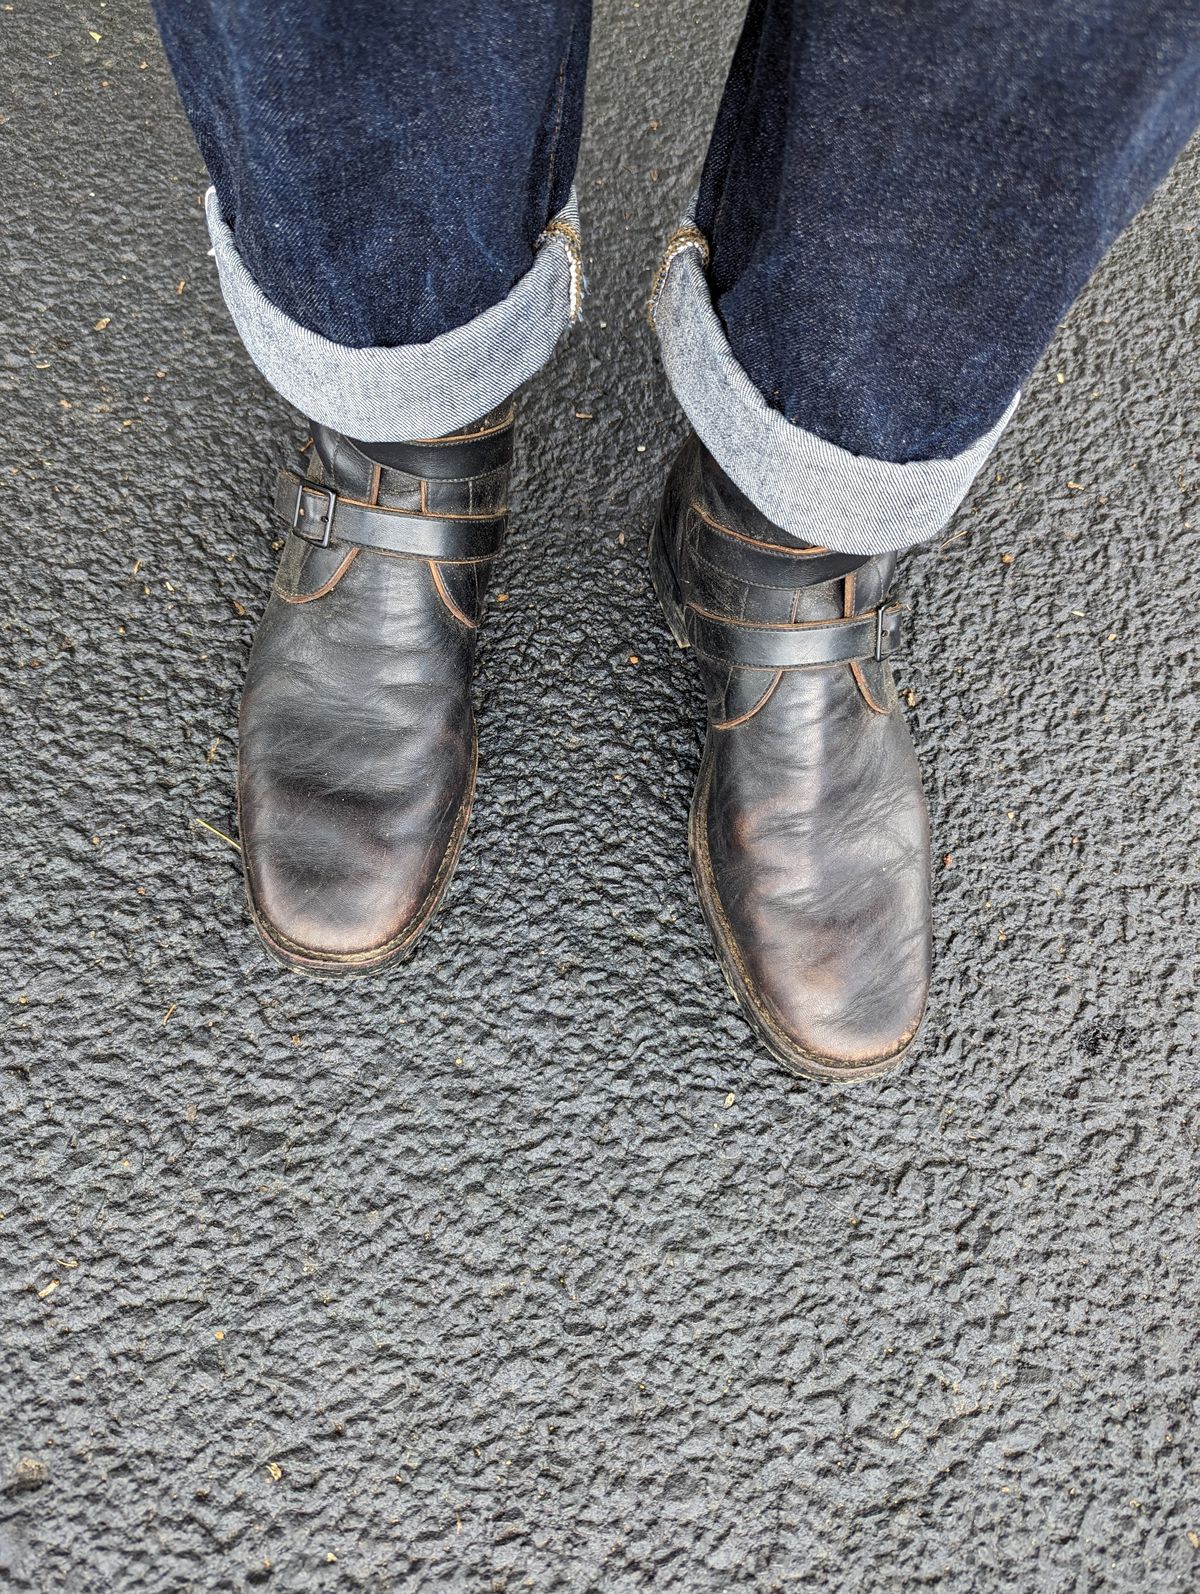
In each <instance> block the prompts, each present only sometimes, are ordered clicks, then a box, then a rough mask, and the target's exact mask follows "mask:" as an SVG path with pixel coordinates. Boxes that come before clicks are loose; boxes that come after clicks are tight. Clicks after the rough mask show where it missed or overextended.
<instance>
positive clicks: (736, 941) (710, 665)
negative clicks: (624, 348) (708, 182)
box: [650, 437, 930, 1080]
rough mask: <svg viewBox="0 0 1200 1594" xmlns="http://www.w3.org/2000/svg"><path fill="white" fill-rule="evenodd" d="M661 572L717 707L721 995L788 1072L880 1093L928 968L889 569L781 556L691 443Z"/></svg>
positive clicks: (664, 530) (715, 875) (711, 756)
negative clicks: (735, 1003) (870, 1085)
mask: <svg viewBox="0 0 1200 1594" xmlns="http://www.w3.org/2000/svg"><path fill="white" fill-rule="evenodd" d="M650 557H651V572H652V575H653V579H654V586H655V590H656V592H657V593H658V597H659V601H660V602H661V603H662V606H663V609H664V611H665V613H666V616H667V620H668V623H669V624H670V626H671V630H672V632H673V633H674V635H675V639H676V641H677V642H678V643H679V644H680V646H681V647H688V646H690V647H692V648H693V649H694V651H695V654H696V658H697V663H698V665H699V667H700V672H701V675H702V676H703V679H704V686H705V689H706V691H707V695H708V722H709V723H708V735H707V739H706V742H705V747H704V756H703V760H702V763H701V768H700V776H699V780H698V781H697V785H696V793H695V798H694V801H693V804H692V815H691V833H690V851H691V858H692V868H693V872H694V874H695V878H696V886H697V889H698V891H699V894H700V903H701V906H702V908H703V910H704V915H705V918H706V919H707V921H708V926H709V929H710V931H711V933H712V937H713V941H714V943H715V945H716V950H717V954H718V956H719V958H720V960H721V964H722V967H723V968H724V970H725V974H726V977H727V979H728V980H729V983H730V985H731V986H732V988H733V991H734V993H735V995H736V996H737V998H738V1000H739V1002H740V1003H741V1005H742V1008H743V1010H744V1012H745V1014H746V1017H747V1018H748V1019H749V1021H750V1023H751V1025H752V1026H753V1028H754V1030H755V1031H756V1033H757V1034H758V1036H759V1037H760V1038H761V1040H762V1041H763V1043H764V1045H765V1046H766V1047H767V1048H768V1050H769V1051H771V1052H772V1053H773V1055H774V1056H776V1057H778V1058H779V1059H780V1061H782V1062H783V1063H785V1064H786V1065H787V1066H788V1067H789V1068H790V1069H791V1070H792V1071H793V1072H795V1073H798V1074H806V1075H810V1076H816V1077H819V1078H825V1079H842V1080H851V1079H861V1078H866V1077H868V1076H870V1075H872V1074H877V1073H881V1072H883V1070H884V1069H886V1068H888V1067H889V1066H890V1065H891V1064H893V1063H894V1062H896V1061H897V1059H898V1058H899V1057H900V1056H901V1054H902V1053H903V1052H904V1051H905V1049H906V1048H907V1047H908V1046H909V1044H910V1043H911V1041H912V1039H913V1037H914V1036H915V1034H916V1032H917V1028H918V1025H919V1024H920V1022H921V1017H922V1014H923V1012H924V1009H925V999H926V991H927V987H928V981H929V963H930V926H929V822H928V816H927V813H926V808H925V801H924V797H923V796H922V792H921V780H920V774H919V771H918V769H917V761H916V756H915V754H914V752H913V746H912V741H911V739H910V737H909V734H908V729H907V727H906V726H905V723H904V721H903V719H902V717H901V715H900V711H899V709H898V708H897V705H896V691H895V687H894V685H893V682H892V674H891V670H890V668H889V666H888V663H887V659H888V656H889V655H890V654H891V653H892V651H893V650H894V648H895V647H896V645H897V642H898V639H899V630H900V616H899V606H898V605H895V604H893V605H888V604H887V602H886V599H887V591H888V587H889V585H890V583H891V580H892V575H893V572H894V570H895V565H896V557H895V555H894V554H882V555H879V556H878V557H876V558H872V559H862V558H859V557H857V556H853V555H847V554H837V553H830V552H828V551H827V550H825V549H822V548H801V547H798V546H797V545H796V544H795V543H792V544H790V545H789V544H788V543H787V541H786V539H785V537H784V535H783V534H782V533H781V532H779V531H778V530H777V528H776V527H774V526H773V525H772V524H771V522H770V521H768V520H767V519H766V518H765V517H764V516H763V515H761V514H760V513H759V512H758V510H756V509H755V508H754V506H753V505H752V504H751V503H750V501H749V500H748V499H747V498H746V497H745V495H744V494H743V493H741V492H740V491H739V490H738V488H737V487H735V486H734V484H733V483H732V482H731V481H730V480H729V478H728V477H727V476H725V475H724V473H723V472H722V471H721V470H720V468H719V467H718V466H717V464H716V462H715V461H714V460H713V459H712V457H711V455H709V454H708V453H707V451H706V450H705V449H703V448H702V446H701V444H700V443H699V441H698V440H697V439H696V438H694V437H693V438H692V439H690V440H689V442H688V443H687V444H685V446H684V448H683V450H682V452H681V453H680V455H679V458H678V459H677V460H676V462H675V465H674V467H673V468H672V470H671V473H670V476H669V477H668V480H667V486H666V491H665V493H664V497H663V503H662V508H661V510H660V513H659V518H658V523H657V525H656V527H655V531H654V536H653V539H652V542H651V555H650Z"/></svg>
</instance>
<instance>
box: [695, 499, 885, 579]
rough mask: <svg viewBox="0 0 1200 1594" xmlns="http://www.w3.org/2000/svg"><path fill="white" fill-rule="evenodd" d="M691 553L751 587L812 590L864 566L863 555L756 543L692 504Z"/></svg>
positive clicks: (756, 540)
mask: <svg viewBox="0 0 1200 1594" xmlns="http://www.w3.org/2000/svg"><path fill="white" fill-rule="evenodd" d="M692 509H693V510H694V512H695V517H696V518H695V521H694V522H693V525H694V531H693V538H694V540H693V542H692V553H693V554H694V556H695V557H696V558H697V559H700V560H703V562H704V563H705V564H707V565H711V566H712V567H713V568H714V569H715V570H719V571H721V573H722V574H723V575H726V576H731V577H732V578H733V579H734V580H735V581H745V582H747V583H748V584H749V585H750V586H752V587H774V588H785V589H787V590H788V591H795V589H796V588H797V587H816V586H820V585H821V584H822V583H823V582H826V581H837V580H840V578H841V577H842V576H846V575H849V574H850V572H851V571H852V570H857V569H858V568H859V566H860V565H865V564H866V563H867V557H868V556H867V555H865V554H855V553H835V552H833V550H832V549H830V548H794V547H792V548H789V547H787V546H786V545H783V544H780V543H772V542H760V541H759V540H758V539H757V538H756V537H749V536H747V535H746V534H745V532H741V531H734V530H733V529H732V528H731V527H729V526H722V525H720V524H719V523H718V522H717V521H715V520H710V519H709V518H708V516H707V515H706V514H705V513H704V511H703V510H702V509H701V508H700V506H699V504H693V505H692Z"/></svg>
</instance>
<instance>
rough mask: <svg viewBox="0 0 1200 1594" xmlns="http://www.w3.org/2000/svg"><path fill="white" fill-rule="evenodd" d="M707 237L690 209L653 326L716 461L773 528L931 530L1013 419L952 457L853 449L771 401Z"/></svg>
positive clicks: (863, 542)
mask: <svg viewBox="0 0 1200 1594" xmlns="http://www.w3.org/2000/svg"><path fill="white" fill-rule="evenodd" d="M707 265H708V241H707V240H706V238H705V237H704V234H703V233H702V232H701V231H700V229H699V228H698V227H697V226H696V225H695V223H694V222H693V221H692V220H691V219H690V218H689V219H687V220H686V221H685V222H684V224H683V226H681V227H680V228H679V229H678V231H676V232H675V233H674V234H673V235H672V237H671V239H670V241H669V242H668V244H667V248H666V252H665V254H664V255H663V259H662V264H661V265H660V266H659V269H658V275H657V276H656V278H655V281H654V287H653V289H652V290H651V296H650V311H649V314H650V323H651V325H652V326H653V327H654V330H655V331H656V332H657V334H658V341H659V345H660V347H661V349H662V356H663V364H664V366H665V368H666V372H667V378H668V380H669V381H670V384H671V387H672V388H673V390H674V392H675V397H676V398H677V399H678V400H679V402H680V404H681V405H682V407H683V410H684V413H685V414H686V415H687V418H688V420H689V421H691V423H692V426H693V428H694V429H695V431H696V435H697V436H698V437H699V438H700V441H701V442H702V443H703V444H704V446H705V447H706V448H707V449H708V451H709V453H710V454H712V456H713V458H714V459H715V460H716V462H717V464H718V465H720V467H721V469H722V470H723V471H724V472H725V473H726V475H727V476H729V477H730V479H731V480H732V481H733V482H734V483H735V484H736V485H737V486H738V487H740V488H741V490H742V491H743V492H744V493H745V494H746V497H747V498H749V500H750V502H751V503H752V504H754V506H755V508H757V509H758V510H760V511H761V512H762V514H764V515H766V517H767V519H768V520H771V521H773V522H774V523H775V525H777V526H779V527H781V528H782V530H784V531H786V532H788V533H790V535H792V536H793V537H797V538H799V539H800V540H801V541H803V542H807V543H813V544H819V545H820V546H822V547H825V548H830V549H833V550H834V551H835V552H837V553H849V554H878V553H889V552H898V551H899V550H900V549H902V548H908V547H911V546H912V544H913V543H917V542H923V541H924V540H925V539H926V538H927V537H933V536H936V535H937V533H938V532H939V531H941V530H942V529H943V528H944V527H945V525H946V523H947V521H948V520H949V519H950V517H951V515H953V513H954V511H955V510H956V509H957V508H958V506H959V504H961V503H962V501H963V499H964V498H965V497H966V494H967V489H968V488H969V487H970V485H971V482H972V480H973V479H974V477H975V475H976V474H977V472H978V471H979V469H980V467H981V466H982V465H983V463H984V461H985V460H986V459H987V457H988V455H989V454H990V453H991V451H992V449H993V448H994V447H995V446H996V443H997V441H998V439H999V437H1000V434H1001V432H1003V430H1004V428H1005V427H1006V426H1007V425H1008V423H1009V421H1010V420H1011V419H1012V416H1013V413H1014V412H1015V410H1016V408H1017V403H1018V400H1019V399H1020V394H1019V393H1018V394H1016V395H1015V396H1014V398H1013V400H1012V403H1011V404H1010V405H1009V406H1008V409H1007V410H1006V411H1005V412H1004V414H1003V416H1001V418H1000V420H999V421H997V423H996V425H995V426H993V427H992V429H991V431H990V432H987V433H985V434H984V436H983V437H981V438H979V440H978V441H977V442H975V443H973V444H972V445H971V447H970V448H967V449H964V450H963V451H962V453H961V454H956V455H955V456H954V457H953V458H952V459H929V460H920V461H917V462H915V463H911V464H904V465H898V464H894V463H892V462H890V461H888V460H881V459H870V458H868V457H866V456H865V455H860V454H851V453H849V452H848V451H847V450H846V449H844V448H839V447H838V445H837V444H836V443H829V442H826V441H825V439H824V438H821V437H817V436H816V435H815V434H814V433H812V432H806V431H805V430H804V429H803V428H802V427H799V426H793V425H792V423H791V422H790V421H788V420H786V419H785V418H784V417H783V415H781V414H780V412H779V411H778V410H774V409H772V408H771V406H770V405H769V404H768V403H767V401H766V400H765V399H764V398H763V396H762V394H761V393H760V392H759V390H758V389H757V388H756V387H755V386H754V384H753V382H751V380H750V378H749V377H748V376H747V375H746V372H745V371H744V370H743V369H742V367H741V366H740V365H739V364H738V361H737V359H736V358H735V356H734V353H733V350H732V349H731V348H730V346H729V340H728V338H727V337H726V335H725V329H724V328H723V327H722V325H721V322H720V320H719V318H718V316H717V312H716V310H715V308H714V307H713V302H712V295H711V293H710V292H709V287H708V281H707V278H706V276H705V270H706V267H707Z"/></svg>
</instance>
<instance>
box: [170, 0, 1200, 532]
mask: <svg viewBox="0 0 1200 1594" xmlns="http://www.w3.org/2000/svg"><path fill="white" fill-rule="evenodd" d="M155 6H156V11H157V14H158V21H159V26H160V29H161V31H162V35H163V39H164V43H165V45H166V48H167V53H168V55H169V57H170V60H171V65H172V68H173V70H174V72H175V76H176V79H177V81H178V84H179V88H180V92H181V95H182V98H183V102H184V106H185V108H186V110H187V113H188V116H189V118H190V119H191V122H192V125H193V127H194V128H195V131H196V135H197V139H198V141H199V144H200V148H201V151H202V153H203V155H204V158H205V160H206V162H207V163H208V166H209V169H210V171H211V173H212V178H213V185H214V186H213V191H212V193H211V194H210V196H209V220H210V227H211V230H212V234H213V241H214V248H215V252H216V256H217V263H218V267H219V269H220V272H221V278H222V286H223V289H224V292H225V295H226V299H227V302H228V303H229V306H230V309H231V311H232V313H233V315H234V319H235V321H236V322H237V325H238V328H239V331H240V332H241V334H242V336H243V339H244V341H245V342H246V345H247V348H248V350H249V352H250V353H251V355H252V357H253V358H254V359H255V361H256V362H257V363H258V364H259V366H260V367H261V368H262V369H263V371H264V372H265V374H266V375H267V377H268V378H269V379H270V380H271V381H272V382H273V383H274V384H275V386H276V387H277V388H278V389H279V390H280V391H281V392H282V393H283V395H284V396H285V397H286V398H288V399H289V400H290V401H291V402H293V403H294V404H296V405H297V406H298V407H300V408H302V409H305V410H306V411H307V412H308V413H309V414H310V415H312V416H314V417H315V418H316V419H318V420H322V421H325V422H326V423H327V424H329V425H332V426H335V427H337V428H338V429H339V430H341V431H345V432H349V433H350V434H352V435H355V436H359V437H365V438H376V439H384V438H397V437H405V436H413V435H422V436H430V435H435V434H436V433H438V432H444V431H448V430H450V429H452V428H454V427H456V426H459V425H463V424H466V423H468V422H470V421H472V420H474V419H475V418H476V417H477V416H478V415H480V414H482V413H484V412H485V411H487V410H489V409H491V408H493V407H495V405H496V404H498V403H500V402H502V401H503V399H504V398H506V397H507V396H508V394H509V393H511V392H512V391H513V390H514V389H515V388H516V387H517V386H519V385H520V383H521V382H522V381H524V380H525V379H526V378H527V377H528V376H530V375H532V374H533V372H534V371H535V370H536V369H537V368H538V367H539V366H540V365H541V364H542V363H544V361H545V360H546V359H547V358H548V357H549V354H550V352H551V350H552V349H553V346H554V344H555V342H556V341H557V339H558V337H559V335H560V334H561V332H562V330H563V328H564V327H565V326H566V324H567V323H568V322H569V321H570V320H571V319H572V318H573V317H574V316H575V315H576V314H577V313H578V309H579V300H580V296H581V290H582V266H581V256H580V246H579V238H578V231H577V219H576V215H575V210H574V203H573V198H572V194H571V183H572V177H573V173H574V167H575V160H576V156H577V152H578V147H579V133H580V124H581V120H582V113H583V91H584V76H585V70H586V58H587V45H588V34H589V28H590V0H439V4H437V5H429V4H419V3H417V0H155ZM1198 119H1200V6H1197V5H1196V4H1195V0H1009V3H1007V4H1004V5H998V4H996V3H995V0H751V5H750V10H749V14H748V16H747V19H746V24H745V28H744V31H743V34H742V38H741V41H740V44H739V46H738V49H737V53H736V56H735V59H734V63H733V67H732V70H731V72H730V75H729V80H728V83H727V86H726V89H725V94H724V98H723V100H722V103H721V107H720V111H719V113H718V117H717V123H716V128H715V131H714V134H713V139H712V143H711V146H710V149H709V152H708V157H707V160H706V162H705V166H704V171H703V175H702V179H701V183H700V189H699V193H698V195H697V197H696V200H695V201H694V204H693V206H692V214H691V215H690V216H688V217H686V218H685V219H684V222H683V225H682V226H681V227H680V229H679V230H678V231H677V232H676V234H675V235H674V236H673V238H672V239H671V240H670V242H669V244H668V247H667V252H666V255H665V256H664V260H663V263H662V265H661V266H660V270H659V274H658V277H657V279H656V281H655V285H654V290H653V295H652V305H651V314H652V319H653V321H654V324H655V326H656V329H657V331H658V334H659V337H660V340H661V344H662V349H663V357H664V363H665V365H666V369H667V373H668V376H669V377H670V380H671V382H672V385H673V387H674V389H675V392H676V394H677V396H678V397H679V399H680V402H681V403H682V405H683V407H684V409H685V410H686V411H687V413H688V416H689V418H690V419H691V421H692V424H693V425H694V426H695V428H696V430H697V432H698V433H699V435H700V437H701V438H702V440H703V441H704V442H705V443H706V444H707V446H708V447H709V448H710V449H711V450H712V451H713V453H714V454H715V455H716V457H717V459H718V460H719V462H720V463H721V465H722V466H723V467H724V468H725V469H726V471H728V473H729V474H730V475H731V476H732V477H733V479H734V480H735V481H736V482H737V483H738V485H739V486H740V487H741V488H742V489H743V491H745V492H746V493H747V494H748V496H749V497H750V498H751V499H752V500H753V501H754V502H755V503H756V504H757V505H758V507H759V508H760V509H761V510H762V511H763V512H764V513H765V514H767V515H768V516H769V517H770V518H771V519H772V520H773V521H775V522H776V524H778V525H780V526H781V527H783V528H784V529H785V530H787V531H788V532H790V533H791V534H792V535H795V536H798V537H802V538H804V539H805V540H811V541H819V542H823V543H825V544H827V545H828V546H831V547H837V548H842V549H844V550H845V551H848V552H875V551H882V550H883V549H885V548H899V547H903V546H906V545H908V544H910V543H912V542H915V541H917V540H919V539H920V538H922V537H925V536H929V535H932V534H934V533H936V532H937V531H938V530H939V529H940V527H941V526H943V525H944V524H945V522H946V520H948V519H949V516H950V515H951V514H952V513H953V511H954V509H955V508H956V507H957V505H958V503H959V502H960V501H961V499H962V497H963V495H964V494H965V492H966V490H967V487H968V486H969V484H970V481H971V479H972V477H973V476H974V474H975V472H976V471H977V470H978V468H979V466H980V465H981V464H982V463H983V460H984V459H985V458H986V457H987V454H988V453H989V452H990V450H991V448H992V446H993V445H994V443H995V441H996V439H997V437H998V436H999V434H1000V431H1001V430H1002V429H1003V426H1004V425H1005V423H1006V421H1007V420H1008V418H1009V417H1010V416H1011V414H1012V412H1013V410H1014V408H1015V405H1016V395H1017V393H1018V391H1019V388H1020V385H1021V383H1022V381H1023V380H1024V379H1025V378H1026V377H1027V375H1028V374H1029V372H1030V371H1031V370H1032V368H1033V366H1034V365H1035V363H1036V361H1037V360H1038V358H1039V356H1040V355H1041V353H1042V351H1043V349H1044V348H1045V346H1046V344H1047V343H1048V341H1049V339H1050V337H1051V336H1052V334H1053V332H1054V329H1055V326H1056V325H1057V323H1058V321H1059V320H1060V318H1061V317H1062V315H1063V313H1064V312H1065V310H1066V309H1067V307H1068V305H1069V304H1070V302H1071V300H1072V299H1073V298H1074V296H1075V295H1076V294H1077V293H1078V291H1079V289H1080V288H1081V287H1082V286H1083V284H1084V283H1085V282H1086V280H1087V278H1088V276H1089V275H1090V274H1091V272H1092V271H1093V269H1094V268H1095V266H1096V264H1097V262H1098V261H1099V259H1100V257H1101V256H1102V254H1103V253H1104V251H1105V250H1106V249H1107V248H1108V246H1109V244H1110V243H1111V242H1112V240H1113V239H1114V237H1115V236H1116V234H1117V233H1118V232H1119V231H1120V229H1121V228H1122V227H1123V226H1124V225H1125V223H1126V222H1127V221H1128V220H1129V218H1130V217H1131V216H1132V215H1133V213H1134V212H1135V211H1136V210H1137V209H1138V207H1139V206H1140V205H1141V204H1142V202H1143V201H1144V200H1145V199H1146V197H1147V196H1148V195H1149V193H1150V191H1151V190H1152V188H1153V187H1154V185H1155V184H1156V183H1157V182H1158V181H1159V180H1160V179H1161V178H1162V177H1163V176H1164V175H1165V173H1166V171H1167V170H1168V168H1169V166H1170V164H1171V161H1172V160H1173V158H1174V156H1175V155H1176V153H1177V152H1178V150H1179V149H1180V148H1181V146H1182V145H1183V143H1184V141H1185V140H1186V138H1187V136H1188V134H1189V132H1190V130H1191V128H1192V127H1193V126H1194V125H1195V123H1196V121H1197V120H1198Z"/></svg>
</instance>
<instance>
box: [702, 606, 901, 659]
mask: <svg viewBox="0 0 1200 1594" xmlns="http://www.w3.org/2000/svg"><path fill="white" fill-rule="evenodd" d="M683 619H684V629H685V631H686V632H687V637H688V641H689V642H691V644H692V646H693V647H694V648H695V649H696V651H697V653H702V654H703V655H704V656H705V658H709V659H714V660H717V661H719V662H721V663H724V664H732V665H735V666H738V667H740V668H742V669H749V670H803V669H808V668H811V667H813V666H816V665H822V664H849V663H852V662H853V661H854V660H856V659H876V660H879V661H882V660H883V659H886V658H888V657H890V655H891V654H893V653H894V652H895V651H896V649H897V648H898V647H899V645H900V605H899V604H898V603H893V604H890V605H889V606H888V607H887V608H878V609H870V610H868V611H867V613H865V614H855V615H851V616H850V617H849V618H848V619H845V620H803V621H800V622H798V623H797V624H794V625H764V624H762V623H760V622H756V621H752V620H732V619H729V618H728V617H727V616H725V615H718V614H709V613H708V611H707V610H705V609H697V608H695V607H693V606H692V605H689V606H688V607H687V608H686V609H685V610H684V611H683Z"/></svg>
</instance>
